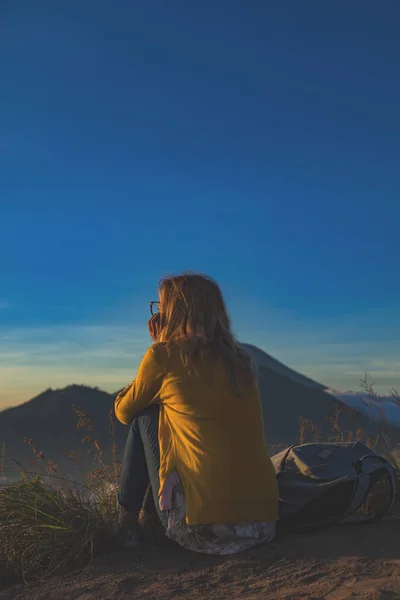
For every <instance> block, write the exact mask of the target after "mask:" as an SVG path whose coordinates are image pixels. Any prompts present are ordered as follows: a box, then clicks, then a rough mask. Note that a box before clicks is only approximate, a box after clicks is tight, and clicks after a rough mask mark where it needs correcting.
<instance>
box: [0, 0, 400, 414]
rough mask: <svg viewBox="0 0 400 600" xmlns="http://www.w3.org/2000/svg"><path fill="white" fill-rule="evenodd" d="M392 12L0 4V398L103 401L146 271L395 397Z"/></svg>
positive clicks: (374, 8) (398, 321) (325, 374)
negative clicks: (200, 286) (194, 287)
mask: <svg viewBox="0 0 400 600" xmlns="http://www.w3.org/2000/svg"><path fill="white" fill-rule="evenodd" d="M399 22H400V4H399V3H398V2H395V1H394V0H392V1H390V0H381V1H379V2H378V1H376V0H373V1H369V0H358V1H355V0H331V1H329V2H327V1H326V2H325V1H324V2H323V1H321V0H314V1H309V0H302V1H301V2H300V1H298V0H285V2H266V1H265V0H252V2H246V1H244V0H240V1H238V0H219V1H218V0H217V1H215V0H212V1H211V0H202V1H201V2H187V0H168V1H167V0H164V1H162V0H149V1H145V2H144V1H143V2H132V1H131V0H120V1H119V2H115V3H111V2H110V1H109V0H107V1H103V0H100V1H99V0H96V1H94V0H93V1H85V0H80V1H79V2H78V1H68V2H67V1H64V0H60V1H57V2H54V0H47V1H46V0H43V1H41V0H38V1H37V2H32V0H22V1H19V0H14V1H11V0H10V1H7V0H3V1H2V2H1V7H0V80H1V89H2V91H1V94H0V125H1V130H0V134H1V138H0V203H1V205H0V408H2V407H5V406H8V405H11V404H15V403H18V402H22V401H24V400H27V399H28V398H30V397H31V396H32V395H34V394H36V393H38V392H40V391H41V390H43V389H44V388H47V387H49V386H52V387H59V386H64V385H66V384H69V383H74V382H75V383H87V384H91V385H98V386H99V387H102V388H104V389H107V390H110V391H113V390H116V389H117V388H119V387H121V386H122V385H124V384H126V383H127V382H128V381H129V380H130V379H131V378H132V377H133V376H134V375H135V372H136V368H137V365H138V362H139V360H140V358H141V356H142V355H143V353H144V351H145V349H146V347H147V345H148V344H149V342H150V339H149V337H148V334H147V319H148V317H149V308H148V302H149V301H150V300H153V299H155V297H156V287H157V281H158V279H159V277H161V276H163V275H165V274H168V273H171V272H172V273H175V272H179V271H181V270H183V269H194V270H199V271H204V272H206V273H208V274H210V275H212V276H214V277H215V278H216V279H217V280H218V281H219V282H220V284H221V287H222V289H223V291H224V293H225V296H226V299H227V302H228V306H229V308H230V312H231V315H232V318H233V321H234V326H235V331H236V333H237V335H238V336H239V337H240V339H242V340H243V341H247V342H252V343H256V344H258V345H260V346H261V347H262V348H264V349H265V350H267V351H268V352H270V353H272V354H273V355H274V356H275V357H276V358H278V359H280V360H283V361H284V362H285V363H286V364H288V365H290V366H292V367H294V368H297V369H299V370H301V371H302V372H303V373H305V374H307V375H309V376H312V377H314V378H316V379H318V380H320V381H322V382H323V383H326V384H327V385H330V386H332V387H336V388H341V389H357V386H358V383H359V380H360V378H361V377H362V376H363V373H364V372H365V371H368V372H369V373H371V374H372V376H373V378H374V379H375V380H376V382H377V384H378V391H382V392H387V391H389V390H390V388H391V387H396V386H397V387H400V372H399V364H400V363H399V361H400V312H399V307H400V276H399V257H400V236H399V218H400V202H399V190H400V168H399V164H400V116H399V115H400V110H399V107H400V77H399V74H400V36H399Z"/></svg>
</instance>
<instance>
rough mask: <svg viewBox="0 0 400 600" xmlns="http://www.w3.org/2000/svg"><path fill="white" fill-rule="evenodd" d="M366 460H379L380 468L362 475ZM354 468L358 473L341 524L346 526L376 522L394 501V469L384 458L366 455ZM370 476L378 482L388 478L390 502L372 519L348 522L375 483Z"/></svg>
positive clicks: (390, 508)
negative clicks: (384, 476)
mask: <svg viewBox="0 0 400 600" xmlns="http://www.w3.org/2000/svg"><path fill="white" fill-rule="evenodd" d="M368 459H373V460H379V461H380V462H381V463H382V466H381V467H380V468H379V469H377V470H376V471H375V472H374V473H373V474H363V472H362V471H363V469H362V466H363V462H364V461H365V460H368ZM354 467H355V469H356V471H357V473H358V477H357V479H356V480H355V482H354V491H353V496H352V498H351V500H350V503H349V506H348V507H347V509H346V512H345V514H344V517H343V521H342V523H343V524H346V525H347V524H351V523H352V524H354V525H358V524H361V523H373V522H374V521H378V520H379V519H381V518H382V517H384V516H385V515H386V514H387V513H388V512H390V511H391V510H392V508H393V506H394V503H395V500H396V477H395V472H394V469H393V467H392V465H391V464H390V463H389V462H388V461H387V460H386V459H385V458H383V456H378V455H376V454H367V455H365V456H363V457H362V458H361V459H360V460H359V461H357V464H355V465H354ZM372 475H378V480H379V479H381V477H382V476H383V475H387V476H388V480H389V485H390V501H389V503H388V504H387V506H386V507H385V508H384V509H383V510H382V511H381V512H380V513H378V514H376V515H374V516H373V517H365V518H363V519H357V520H356V521H353V522H351V521H349V519H350V517H351V516H352V515H353V514H354V513H355V512H356V511H357V510H358V509H359V508H360V506H361V505H362V504H363V502H364V500H365V498H366V497H367V495H368V493H369V491H370V490H371V489H372V487H373V486H374V485H375V483H376V481H377V479H376V478H375V477H373V476H372ZM374 480H375V481H374Z"/></svg>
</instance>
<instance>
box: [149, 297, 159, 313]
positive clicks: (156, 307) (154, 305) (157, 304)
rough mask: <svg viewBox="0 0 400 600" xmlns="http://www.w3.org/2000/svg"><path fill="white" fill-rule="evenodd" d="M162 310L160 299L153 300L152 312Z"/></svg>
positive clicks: (151, 303) (151, 304)
mask: <svg viewBox="0 0 400 600" xmlns="http://www.w3.org/2000/svg"><path fill="white" fill-rule="evenodd" d="M159 310H160V302H159V301H158V300H152V301H151V302H150V312H151V314H152V315H156V314H157V313H158V311H159Z"/></svg>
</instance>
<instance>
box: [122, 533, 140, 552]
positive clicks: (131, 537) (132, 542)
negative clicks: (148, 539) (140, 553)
mask: <svg viewBox="0 0 400 600" xmlns="http://www.w3.org/2000/svg"><path fill="white" fill-rule="evenodd" d="M140 541H141V540H140V534H139V532H138V530H137V529H130V530H129V531H126V532H125V533H124V543H123V545H124V548H128V549H129V550H137V549H138V548H140V546H141V543H140Z"/></svg>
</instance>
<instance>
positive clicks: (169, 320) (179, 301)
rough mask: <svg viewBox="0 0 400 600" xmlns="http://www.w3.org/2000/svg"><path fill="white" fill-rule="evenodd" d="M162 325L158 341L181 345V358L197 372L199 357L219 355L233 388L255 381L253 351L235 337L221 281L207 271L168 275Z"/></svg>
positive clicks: (163, 284)
mask: <svg viewBox="0 0 400 600" xmlns="http://www.w3.org/2000/svg"><path fill="white" fill-rule="evenodd" d="M158 289H159V298H160V329H159V332H158V336H157V341H160V342H166V344H167V347H170V346H171V344H172V343H174V342H187V343H185V344H182V345H181V358H182V362H183V364H184V365H185V366H187V367H188V368H189V370H193V371H194V372H196V359H197V358H198V357H200V358H202V359H204V360H207V359H213V358H217V357H220V358H221V359H222V360H223V362H224V364H225V367H226V369H227V373H228V376H229V380H230V383H231V387H232V390H233V391H234V393H235V394H238V395H240V391H239V385H238V384H240V383H244V384H248V385H249V384H250V385H251V384H254V382H255V380H256V373H255V366H254V364H253V361H252V358H251V357H250V355H249V354H248V353H247V352H246V351H245V350H244V349H243V348H242V347H241V346H240V345H239V344H238V342H237V340H236V339H235V337H234V335H233V333H232V329H231V322H230V319H229V316H228V312H227V309H226V306H225V302H224V299H223V296H222V293H221V290H220V288H219V286H218V284H217V283H216V282H215V281H214V280H213V279H212V278H211V277H208V276H206V275H201V274H197V273H184V274H182V275H178V276H173V277H165V278H163V279H161V281H160V283H159V288H158Z"/></svg>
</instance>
